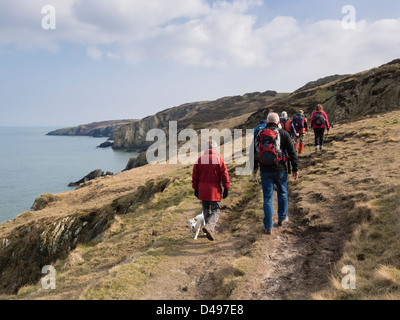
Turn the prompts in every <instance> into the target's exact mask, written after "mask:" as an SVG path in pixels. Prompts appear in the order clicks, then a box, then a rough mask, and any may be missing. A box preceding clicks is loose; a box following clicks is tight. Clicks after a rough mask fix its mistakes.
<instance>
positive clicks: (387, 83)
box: [242, 59, 400, 128]
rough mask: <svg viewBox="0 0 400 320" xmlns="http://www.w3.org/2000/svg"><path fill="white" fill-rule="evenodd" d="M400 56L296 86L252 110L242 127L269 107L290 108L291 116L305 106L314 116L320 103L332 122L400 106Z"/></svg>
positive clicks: (278, 110)
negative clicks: (346, 73) (295, 88)
mask: <svg viewBox="0 0 400 320" xmlns="http://www.w3.org/2000/svg"><path fill="white" fill-rule="evenodd" d="M399 82H400V59H397V60H394V61H392V62H390V63H387V64H385V65H383V66H380V67H378V68H372V69H370V70H366V71H363V72H359V73H356V74H352V75H347V76H331V77H326V78H323V79H320V80H317V81H314V82H311V83H309V84H307V85H305V86H304V87H302V88H300V89H299V90H296V91H295V92H293V93H292V94H290V95H289V96H287V97H285V98H283V99H280V100H277V101H275V102H274V103H272V104H270V105H268V107H267V108H265V109H261V110H259V111H257V112H255V113H253V114H252V115H251V116H250V117H249V118H248V120H247V121H246V122H245V123H244V124H243V125H242V127H244V128H247V127H254V126H255V125H257V124H258V123H259V121H260V119H265V118H266V117H267V115H268V112H269V111H275V112H279V113H280V112H282V111H284V110H285V111H287V112H288V114H289V115H290V116H293V115H295V114H296V113H297V112H298V110H299V109H302V110H303V111H304V112H305V114H306V116H307V117H308V118H310V117H311V114H312V112H313V111H314V110H315V106H316V105H317V104H322V105H323V106H324V110H325V111H326V112H327V113H328V115H329V119H330V121H331V122H334V123H338V122H343V121H348V120H350V121H352V120H354V119H360V118H362V117H364V116H366V115H373V114H380V113H383V112H388V111H394V110H399V108H400V86H399Z"/></svg>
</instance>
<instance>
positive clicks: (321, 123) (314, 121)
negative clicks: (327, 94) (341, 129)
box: [311, 104, 329, 151]
mask: <svg viewBox="0 0 400 320" xmlns="http://www.w3.org/2000/svg"><path fill="white" fill-rule="evenodd" d="M323 109H324V108H323V107H322V105H320V104H319V105H317V107H316V109H315V111H314V112H313V114H312V116H311V127H312V128H313V129H314V135H315V151H318V149H320V150H322V149H323V148H324V132H325V128H326V130H327V131H328V132H329V121H328V116H327V115H326V113H325V112H324V111H323Z"/></svg>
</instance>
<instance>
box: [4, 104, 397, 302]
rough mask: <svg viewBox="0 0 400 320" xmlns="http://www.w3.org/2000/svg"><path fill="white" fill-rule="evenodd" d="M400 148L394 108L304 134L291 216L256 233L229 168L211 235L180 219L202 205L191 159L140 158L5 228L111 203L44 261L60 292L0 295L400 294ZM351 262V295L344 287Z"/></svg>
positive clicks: (258, 224) (246, 192) (256, 204)
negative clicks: (320, 138) (324, 133)
mask: <svg viewBox="0 0 400 320" xmlns="http://www.w3.org/2000/svg"><path fill="white" fill-rule="evenodd" d="M399 143H400V112H399V111H396V112H392V113H386V114H382V115H379V116H374V117H372V116H370V117H367V118H364V119H362V120H359V121H355V122H353V123H349V124H343V125H336V126H335V127H334V128H333V129H332V130H331V132H330V133H329V136H328V137H327V144H326V150H324V151H323V152H319V153H315V152H313V148H311V144H312V136H311V135H308V136H307V138H306V147H305V151H306V153H305V154H304V155H303V156H301V159H300V161H301V166H300V179H299V180H298V181H296V182H295V181H293V180H292V179H290V181H289V193H290V205H289V215H290V222H289V224H288V225H287V226H284V227H281V228H275V229H274V232H273V234H272V236H267V235H265V234H264V233H263V225H262V218H263V213H262V191H261V186H260V185H259V184H257V183H255V182H253V181H252V180H251V178H250V177H249V176H237V175H235V164H233V165H230V166H229V172H230V177H231V180H232V182H231V186H232V190H231V192H230V196H229V198H227V199H225V200H223V201H222V214H221V219H220V221H219V223H218V226H217V237H218V238H217V241H215V242H210V241H209V240H207V239H206V237H205V236H204V235H201V234H200V236H199V238H198V240H197V241H194V240H192V239H191V237H190V231H189V228H188V225H187V220H188V219H189V218H192V217H194V216H195V215H197V214H199V213H200V212H201V205H200V202H199V201H198V200H197V199H196V198H195V197H194V195H193V192H192V189H191V171H192V167H191V166H182V165H177V166H162V165H157V166H151V165H147V166H144V167H141V168H135V169H132V170H129V171H127V172H123V173H120V174H118V175H116V176H114V177H107V178H101V179H99V180H95V181H93V182H91V183H87V185H85V186H84V187H83V188H81V189H79V190H76V191H72V192H68V193H63V194H60V195H58V196H57V199H56V200H55V201H53V202H50V203H49V204H48V206H47V207H45V208H44V209H42V210H40V211H37V212H33V213H30V214H29V213H26V214H25V215H21V216H20V217H18V218H17V219H16V220H15V221H14V223H12V222H10V223H7V224H2V225H1V227H0V239H6V238H7V239H10V237H9V235H10V234H12V233H13V230H15V228H17V227H18V228H23V227H24V226H27V225H29V223H32V221H35V219H38V217H41V218H42V219H46V217H47V218H48V219H52V221H54V220H55V217H56V218H57V219H61V218H62V219H65V218H66V217H68V216H71V215H74V214H78V213H82V212H90V210H91V209H90V208H92V209H93V208H96V212H97V213H100V215H101V212H110V211H106V209H107V208H109V207H110V206H111V207H112V208H114V210H115V215H112V216H110V220H109V222H108V223H107V225H105V226H104V227H103V229H101V230H99V233H98V235H97V236H95V237H93V238H92V239H90V240H88V241H83V239H82V240H80V241H78V243H77V244H76V247H74V248H73V250H71V251H70V252H69V253H68V254H67V255H65V256H60V257H59V258H58V259H56V260H55V261H53V262H52V264H53V265H54V266H55V267H56V270H57V288H56V290H43V289H41V286H40V282H34V283H27V284H25V285H24V286H23V287H21V288H20V289H19V290H18V291H17V294H16V295H3V296H1V297H2V298H4V299H378V298H385V299H386V298H394V299H399V298H400V277H399V274H400V259H399V256H398V252H399V247H400V243H399V240H398V237H397V234H398V232H399V230H400V222H399V221H400V220H399V219H400V211H399V210H400V209H399V208H400V207H399V204H400V202H399V200H398V194H399V190H400V182H399V181H398V178H397V177H398V167H399V161H400V160H399V159H400V154H399V153H400V148H399ZM166 178H168V181H169V182H168V183H167V184H166V185H164V187H163V188H161V189H159V190H158V191H157V190H155V189H154V186H156V185H159V184H158V182H159V181H163V180H164V179H166ZM139 195H140V196H139ZM140 197H144V198H142V199H148V200H147V201H140ZM84 199H86V201H84ZM55 213H57V214H56V215H55ZM54 215H55V216H54ZM274 218H275V219H276V215H275V217H274ZM48 232H49V233H51V230H48ZM1 243H3V241H2V242H1ZM13 245H15V243H14V244H11V245H10V246H9V247H8V249H9V248H11V247H12V246H13ZM3 247H4V243H3ZM5 250H7V249H4V248H2V249H1V250H0V254H1V252H5ZM15 250H16V248H15V247H14V251H15ZM349 264H350V265H353V266H354V267H355V270H356V275H357V278H356V280H357V282H356V285H357V288H356V290H343V289H342V287H341V285H340V283H341V280H342V278H343V276H344V275H343V274H342V273H341V270H342V267H343V266H344V265H349Z"/></svg>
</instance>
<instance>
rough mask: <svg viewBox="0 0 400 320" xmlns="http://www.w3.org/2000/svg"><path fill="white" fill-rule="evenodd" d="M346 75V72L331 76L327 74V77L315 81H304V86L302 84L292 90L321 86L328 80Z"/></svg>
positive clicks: (338, 78)
mask: <svg viewBox="0 0 400 320" xmlns="http://www.w3.org/2000/svg"><path fill="white" fill-rule="evenodd" d="M347 76H349V75H348V74H346V75H339V74H335V75H333V76H327V77H324V78H320V79H318V80H315V81H310V82H308V83H306V84H305V85H304V86H302V87H301V88H299V89H297V90H296V91H294V92H299V91H303V90H309V89H313V88H315V87H319V86H322V85H324V84H327V83H329V82H333V81H336V80H340V79H342V78H344V77H347Z"/></svg>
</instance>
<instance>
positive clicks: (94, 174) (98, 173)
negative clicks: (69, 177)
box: [68, 169, 113, 187]
mask: <svg viewBox="0 0 400 320" xmlns="http://www.w3.org/2000/svg"><path fill="white" fill-rule="evenodd" d="M110 175H111V176H112V175H113V173H112V172H109V171H107V172H106V173H104V172H103V171H102V170H101V169H96V170H94V171H92V172H90V173H89V174H88V175H86V176H84V177H83V178H82V179H81V180H78V181H76V182H70V183H69V184H68V187H76V186H79V185H81V184H82V183H85V182H87V181H90V180H93V179H96V178H99V177H104V176H110Z"/></svg>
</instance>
